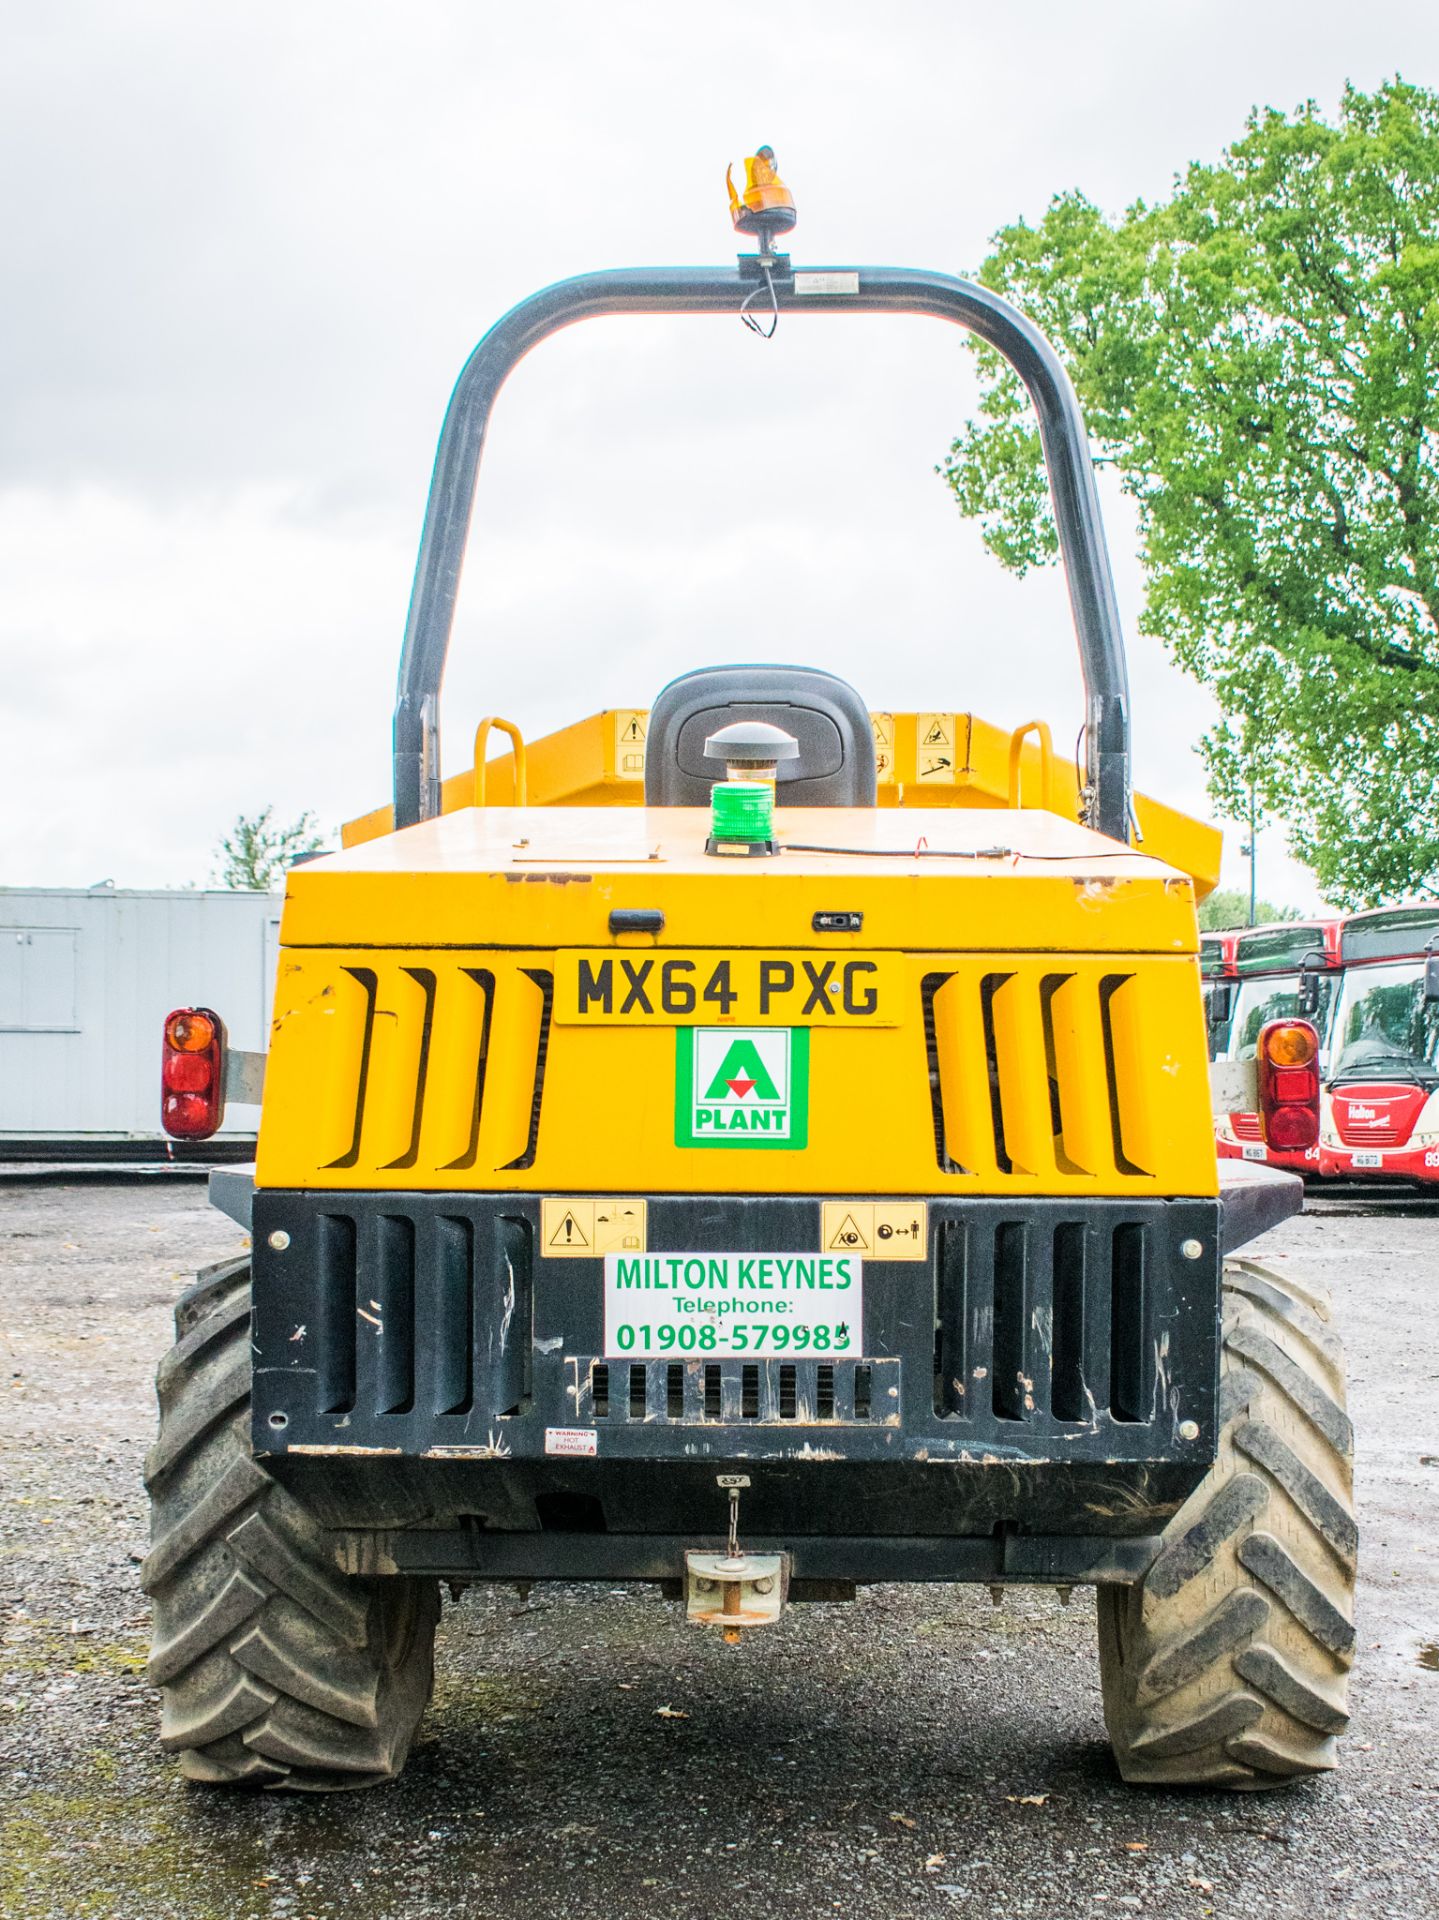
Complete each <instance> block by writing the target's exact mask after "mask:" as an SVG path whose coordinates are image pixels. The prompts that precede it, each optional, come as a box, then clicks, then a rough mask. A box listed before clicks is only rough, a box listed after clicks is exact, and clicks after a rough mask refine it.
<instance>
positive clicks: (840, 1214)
mask: <svg viewBox="0 0 1439 1920" xmlns="http://www.w3.org/2000/svg"><path fill="white" fill-rule="evenodd" d="M819 1241H820V1248H821V1251H822V1252H824V1253H857V1254H860V1255H861V1256H863V1257H867V1258H868V1259H871V1260H923V1259H924V1258H925V1257H926V1255H927V1253H928V1251H929V1208H928V1206H927V1205H926V1204H925V1202H924V1201H923V1200H826V1201H824V1203H823V1205H822V1208H821V1219H820V1235H819Z"/></svg>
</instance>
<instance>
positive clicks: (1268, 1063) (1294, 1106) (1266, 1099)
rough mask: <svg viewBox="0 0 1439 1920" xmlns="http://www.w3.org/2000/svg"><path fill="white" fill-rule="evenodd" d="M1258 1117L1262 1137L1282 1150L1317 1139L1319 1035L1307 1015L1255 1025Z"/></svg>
mask: <svg viewBox="0 0 1439 1920" xmlns="http://www.w3.org/2000/svg"><path fill="white" fill-rule="evenodd" d="M1256 1058H1257V1061H1258V1067H1259V1120H1260V1126H1261V1127H1262V1129H1263V1132H1264V1139H1265V1143H1266V1144H1267V1145H1268V1146H1271V1147H1280V1148H1284V1149H1286V1150H1288V1151H1293V1150H1294V1149H1296V1148H1303V1147H1312V1146H1315V1145H1316V1144H1317V1143H1318V1140H1319V1035H1318V1034H1317V1032H1316V1031H1315V1030H1314V1028H1313V1027H1312V1026H1311V1025H1310V1023H1309V1022H1308V1021H1307V1020H1271V1021H1270V1022H1269V1024H1268V1025H1267V1026H1265V1027H1261V1028H1260V1030H1259V1046H1258V1050H1257V1054H1256Z"/></svg>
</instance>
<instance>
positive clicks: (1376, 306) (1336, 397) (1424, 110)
mask: <svg viewBox="0 0 1439 1920" xmlns="http://www.w3.org/2000/svg"><path fill="white" fill-rule="evenodd" d="M978 277H979V278H980V279H981V280H982V281H983V282H984V283H985V284H986V285H987V286H990V287H993V288H995V289H996V290H998V291H1000V292H1002V293H1004V294H1007V295H1008V296H1009V297H1010V298H1011V299H1013V300H1014V301H1015V302H1016V303H1017V304H1018V305H1019V306H1020V307H1021V308H1023V310H1024V311H1025V312H1026V313H1027V314H1029V315H1030V316H1031V317H1032V318H1033V319H1034V320H1035V322H1036V323H1037V324H1038V325H1039V326H1040V327H1041V328H1042V329H1043V330H1044V331H1045V332H1046V333H1047V334H1049V336H1050V338H1051V339H1053V340H1054V341H1055V342H1056V345H1057V346H1058V348H1059V351H1060V353H1061V354H1062V356H1063V357H1064V359H1065V360H1066V362H1067V364H1068V366H1069V369H1070V372H1071V374H1072V375H1073V378H1074V381H1075V384H1076V386H1077V388H1078V390H1079V395H1080V399H1081V401H1082V402H1083V405H1084V408H1085V411H1086V414H1087V416H1088V420H1089V426H1090V431H1091V433H1092V435H1093V436H1094V439H1095V443H1096V449H1097V457H1098V459H1099V460H1100V462H1101V463H1107V464H1109V465H1111V466H1113V467H1114V468H1115V469H1116V470H1117V472H1118V474H1119V476H1120V480H1121V484H1122V485H1123V488H1124V490H1125V492H1126V493H1127V494H1128V495H1129V496H1130V497H1131V499H1132V500H1133V501H1134V503H1135V507H1136V510H1137V514H1138V521H1139V531H1140V538H1141V541H1142V548H1143V557H1144V562H1145V569H1146V595H1145V604H1144V611H1143V615H1142V618H1141V628H1142V630H1143V631H1144V632H1145V633H1146V634H1149V635H1152V636H1156V637H1158V638H1159V639H1160V640H1162V641H1163V642H1164V643H1165V644H1166V645H1167V646H1168V648H1169V649H1170V650H1171V652H1172V653H1173V655H1174V657H1175V658H1176V659H1177V660H1178V661H1179V662H1180V664H1181V665H1182V666H1184V667H1185V668H1187V669H1188V671H1189V672H1190V673H1192V674H1193V675H1194V676H1195V677H1196V678H1197V679H1199V680H1200V681H1202V682H1203V683H1204V684H1205V685H1206V686H1207V687H1209V688H1211V689H1212V691H1213V693H1214V694H1215V696H1216V698H1217V700H1218V703H1219V707H1220V710H1221V719H1220V721H1219V723H1218V725H1217V726H1216V727H1215V728H1214V729H1213V731H1212V732H1211V733H1210V735H1209V736H1208V738H1207V739H1206V740H1205V741H1204V743H1203V752H1204V754H1205V758H1206V762H1207V766H1208V771H1209V779H1210V787H1211V791H1212V793H1213V795H1214V797H1215V800H1216V802H1217V804H1218V806H1219V808H1220V810H1221V812H1223V813H1224V814H1225V815H1226V817H1228V818H1231V819H1246V818H1247V815H1248V804H1249V796H1248V780H1249V778H1250V776H1251V774H1253V776H1254V778H1255V783H1256V794H1255V798H1256V802H1257V804H1258V807H1259V809H1260V812H1261V815H1269V816H1275V817H1278V818H1280V819H1283V820H1284V821H1285V822H1287V824H1288V828H1289V835H1290V844H1291V846H1292V848H1293V850H1294V851H1295V852H1296V853H1297V854H1298V856H1299V857H1300V858H1301V859H1302V860H1304V861H1306V862H1307V863H1308V864H1309V865H1310V866H1311V867H1312V868H1313V869H1314V872H1315V874H1316V876H1317V878H1318V881H1319V890H1320V891H1321V892H1322V893H1323V895H1324V896H1325V897H1326V898H1327V899H1330V900H1333V901H1334V902H1336V903H1337V904H1340V905H1344V906H1361V905H1370V904H1373V903H1375V902H1377V901H1383V900H1391V899H1396V898H1399V897H1402V896H1404V895H1406V894H1414V893H1436V892H1439V94H1436V93H1434V92H1432V91H1429V90H1427V89H1424V88H1420V87H1414V86H1409V85H1406V84H1405V83H1404V82H1403V81H1402V80H1398V79H1395V80H1394V81H1392V82H1388V83H1386V84H1385V85H1383V86H1381V87H1380V88H1379V89H1378V90H1377V91H1376V92H1374V93H1373V94H1364V93H1360V92H1358V91H1357V90H1355V89H1354V88H1352V87H1350V88H1348V89H1346V91H1345V94H1344V98H1343V102H1342V106H1341V109H1340V112H1339V116H1338V122H1337V124H1330V123H1328V122H1327V121H1326V120H1325V119H1324V118H1323V117H1322V115H1321V114H1320V112H1319V111H1318V109H1317V108H1316V107H1315V105H1314V104H1313V103H1312V102H1310V103H1308V104H1306V105H1304V106H1302V107H1300V108H1299V109H1298V110H1297V111H1296V112H1294V113H1293V114H1292V115H1286V114H1283V113H1280V112H1277V111H1275V110H1273V109H1266V110H1264V111H1262V112H1261V111H1256V112H1255V113H1254V114H1252V115H1251V117H1250V119H1249V121H1248V123H1247V127H1246V130H1245V132H1244V135H1243V137H1242V138H1241V139H1239V140H1237V141H1236V142H1235V144H1234V145H1233V146H1232V147H1230V148H1229V149H1228V150H1227V151H1226V152H1225V153H1224V154H1223V155H1222V156H1221V158H1220V159H1219V160H1218V161H1217V162H1215V163H1214V164H1212V165H1205V164H1195V165H1193V166H1191V167H1190V168H1189V169H1188V170H1187V171H1186V172H1185V173H1184V174H1183V175H1181V176H1180V177H1179V178H1178V179H1177V180H1176V182H1175V186H1174V190H1173V192H1172V194H1171V195H1170V196H1169V198H1168V199H1167V200H1165V201H1162V202H1161V203H1159V204H1157V205H1154V206H1148V205H1146V204H1144V203H1143V202H1138V203H1136V204H1135V205H1134V206H1132V207H1131V208H1129V210H1128V211H1127V212H1126V213H1124V214H1123V215H1122V216H1121V217H1119V218H1118V219H1114V220H1111V219H1108V218H1106V217H1105V215H1104V214H1103V213H1102V212H1101V211H1100V210H1099V209H1098V208H1097V207H1095V206H1094V205H1092V204H1091V202H1090V201H1088V200H1087V199H1085V198H1084V196H1083V195H1082V194H1080V193H1078V192H1068V193H1063V194H1060V195H1059V196H1058V197H1057V198H1056V199H1055V200H1054V201H1052V202H1051V204H1050V207H1049V209H1048V211H1047V212H1046V214H1045V215H1044V218H1043V219H1042V220H1041V221H1040V222H1039V223H1038V225H1037V226H1033V227H1031V226H1028V225H1025V224H1024V223H1020V224H1018V225H1015V226H1011V227H1006V228H1004V229H1003V230H1002V231H1001V232H1000V233H998V234H997V235H996V236H995V241H994V251H993V252H992V253H991V254H990V256H989V258H988V259H987V260H986V261H985V262H984V265H983V266H982V268H981V269H980V271H979V276H978ZM976 351H977V352H978V354H979V357H980V361H981V371H982V380H983V386H984V393H983V398H982V400H981V403H980V409H979V413H980V418H979V419H978V420H977V421H975V422H972V423H971V424H970V426H969V427H968V428H967V429H966V430H965V431H964V432H963V433H962V434H961V435H960V437H959V438H958V439H957V440H956V441H955V442H954V444H953V447H952V448H951V450H950V454H949V457H948V460H947V461H946V463H945V465H944V466H943V467H942V468H941V472H942V473H943V475H944V477H945V479H946V480H947V481H948V483H949V485H950V486H951V487H952V488H953V490H954V494H955V498H956V500H957V501H958V504H959V506H960V508H961V510H962V511H963V512H965V513H966V514H969V515H971V516H973V517H974V518H975V519H977V520H978V521H979V523H980V525H981V528H982V531H983V534H984V538H985V541H986V543H987V544H988V545H989V547H990V548H991V549H992V550H993V552H994V553H995V554H996V555H997V556H998V557H999V559H1000V560H1002V561H1003V562H1004V563H1005V564H1006V565H1007V566H1009V567H1011V568H1012V569H1014V570H1015V571H1016V572H1017V573H1020V574H1023V573H1024V572H1025V571H1026V570H1027V569H1028V568H1030V567H1032V566H1036V565H1039V564H1042V563H1044V562H1046V561H1048V560H1050V559H1052V558H1053V556H1054V554H1055V552H1056V539H1055V530H1054V523H1053V520H1052V518H1051V514H1050V507H1049V497H1048V492H1047V488H1046V485H1045V481H1044V476H1043V469H1042V464H1041V460H1040V450H1039V438H1038V433H1037V431H1036V429H1035V427H1034V425H1033V416H1032V414H1031V413H1030V410H1029V406H1028V402H1027V399H1026V397H1025V395H1024V392H1023V389H1022V388H1021V386H1020V383H1019V381H1018V380H1017V379H1016V377H1015V376H1014V375H1013V374H1012V373H1011V372H1010V371H1009V370H1008V368H1007V366H1006V365H1005V363H1004V362H1002V361H1001V360H1000V359H999V358H998V357H997V356H996V355H995V354H994V352H993V351H992V350H991V349H989V348H985V347H978V348H976Z"/></svg>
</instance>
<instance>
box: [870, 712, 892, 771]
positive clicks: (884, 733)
mask: <svg viewBox="0 0 1439 1920" xmlns="http://www.w3.org/2000/svg"><path fill="white" fill-rule="evenodd" d="M869 724H870V726H871V727H872V728H873V730H874V777H875V782H876V784H877V785H878V786H881V787H892V786H893V785H894V715H893V714H892V713H872V714H871V715H870V716H869Z"/></svg>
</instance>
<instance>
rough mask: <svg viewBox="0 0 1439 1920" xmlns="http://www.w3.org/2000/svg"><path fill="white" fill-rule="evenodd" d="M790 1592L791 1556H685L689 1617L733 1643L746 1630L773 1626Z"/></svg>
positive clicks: (686, 1602)
mask: <svg viewBox="0 0 1439 1920" xmlns="http://www.w3.org/2000/svg"><path fill="white" fill-rule="evenodd" d="M788 1593H789V1555H788V1554H787V1553H741V1554H738V1555H735V1556H732V1555H731V1554H729V1553H728V1552H726V1553H687V1554H686V1555H685V1618H686V1619H687V1620H688V1621H689V1622H690V1623H691V1625H693V1626H696V1627H719V1628H720V1629H721V1630H722V1631H723V1633H724V1637H725V1639H726V1640H728V1641H730V1642H731V1643H733V1642H735V1641H737V1640H738V1639H739V1637H740V1630H741V1629H742V1628H744V1627H769V1626H773V1625H774V1623H775V1621H776V1620H778V1619H779V1617H780V1615H781V1614H782V1613H783V1612H784V1608H785V1600H786V1598H787V1596H788Z"/></svg>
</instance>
